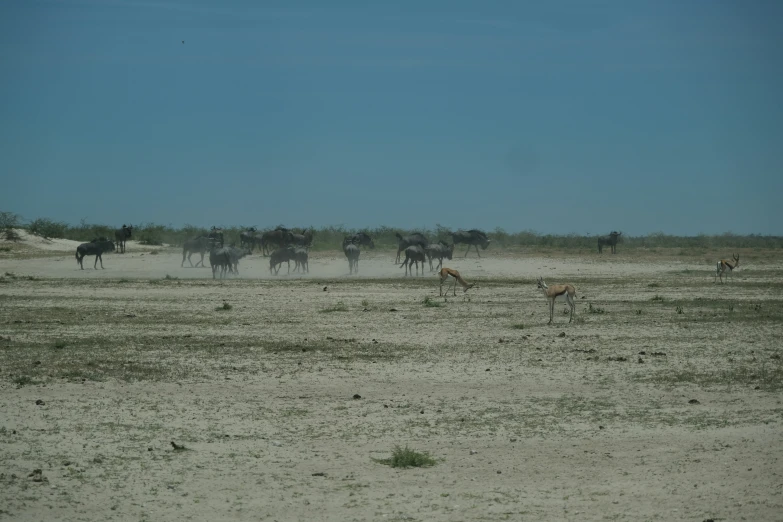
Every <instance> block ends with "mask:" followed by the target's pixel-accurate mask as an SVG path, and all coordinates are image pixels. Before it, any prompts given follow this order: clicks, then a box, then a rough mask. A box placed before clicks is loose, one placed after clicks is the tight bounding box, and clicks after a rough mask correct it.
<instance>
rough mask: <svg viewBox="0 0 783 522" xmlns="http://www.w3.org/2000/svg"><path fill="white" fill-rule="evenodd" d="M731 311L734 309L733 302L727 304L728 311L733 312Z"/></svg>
mask: <svg viewBox="0 0 783 522" xmlns="http://www.w3.org/2000/svg"><path fill="white" fill-rule="evenodd" d="M733 311H734V303H730V304H729V312H733Z"/></svg>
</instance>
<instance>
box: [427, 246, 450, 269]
mask: <svg viewBox="0 0 783 522" xmlns="http://www.w3.org/2000/svg"><path fill="white" fill-rule="evenodd" d="M424 253H426V254H427V261H429V262H430V272H432V271H433V269H432V260H433V259H437V260H438V268H437V269H436V270H440V269H441V268H442V267H443V258H444V257H445V258H446V259H449V260H451V256H452V254H453V253H454V245H447V244H445V243H437V244H434V245H428V246H427V248H425V249H424Z"/></svg>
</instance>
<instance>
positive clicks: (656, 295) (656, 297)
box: [650, 294, 664, 302]
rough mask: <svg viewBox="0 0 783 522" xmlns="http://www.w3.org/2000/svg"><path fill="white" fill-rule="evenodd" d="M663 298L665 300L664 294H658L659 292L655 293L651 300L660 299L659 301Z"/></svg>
mask: <svg viewBox="0 0 783 522" xmlns="http://www.w3.org/2000/svg"><path fill="white" fill-rule="evenodd" d="M663 300H664V298H663V296H662V295H658V294H655V295H654V296H652V298H651V299H650V301H658V302H663Z"/></svg>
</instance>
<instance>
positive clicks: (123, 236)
mask: <svg viewBox="0 0 783 522" xmlns="http://www.w3.org/2000/svg"><path fill="white" fill-rule="evenodd" d="M132 232H133V225H131V226H129V227H128V226H125V225H124V224H123V225H122V228H118V229H117V230H115V231H114V242H115V243H117V252H119V253H121V254H124V253H125V241H126V240H127V239H128V238H130V237H131V233H132Z"/></svg>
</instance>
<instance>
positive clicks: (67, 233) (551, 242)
mask: <svg viewBox="0 0 783 522" xmlns="http://www.w3.org/2000/svg"><path fill="white" fill-rule="evenodd" d="M129 224H130V223H129ZM120 225H121V223H119V224H118V223H115V224H112V225H103V224H90V223H87V222H86V221H85V220H82V221H81V223H79V224H78V225H70V224H68V223H65V222H62V221H55V220H52V219H48V218H37V219H34V220H32V221H29V222H26V223H25V222H23V220H22V219H21V218H20V217H19V216H18V215H16V214H13V213H11V212H2V211H0V232H2V233H5V231H7V230H10V229H12V228H24V229H26V230H27V231H28V232H30V233H33V234H36V235H39V236H42V237H45V238H62V239H73V240H75V241H90V240H92V239H94V238H96V237H113V234H114V230H115V229H116V228H117V227H118V226H120ZM132 225H133V239H134V240H136V241H139V242H140V243H142V244H147V245H162V244H168V245H172V246H182V244H183V243H184V242H185V241H187V240H188V239H191V238H194V237H196V236H199V235H206V234H208V233H209V227H197V226H193V225H185V226H183V227H180V228H175V227H172V226H170V225H160V224H157V223H132ZM216 225H217V226H220V225H219V224H218V223H216ZM221 228H222V230H223V235H224V238H225V244H226V245H229V244H232V243H233V244H236V245H239V244H240V241H239V234H240V233H241V232H242V231H243V230H247V229H248V228H250V226H223V227H221ZM256 228H257V229H258V230H259V231H260V230H267V229H268V230H271V229H274V228H275V226H270V227H266V228H262V227H256ZM290 228H292V229H296V230H300V231H304V230H305V228H301V229H297V228H296V227H290ZM306 228H310V227H306ZM313 229H314V231H315V235H314V238H313V247H312V248H313V250H336V249H339V248H340V245H342V242H343V238H344V237H345V236H348V235H352V234H355V233H358V232H365V233H367V234H369V235H370V236H372V238H373V239H374V241H375V245H376V247H378V248H386V249H392V248H396V247H397V237H396V236H395V234H396V233H400V234H402V235H407V234H409V233H411V232H412V230H410V229H402V228H394V227H386V226H382V227H376V228H346V227H344V226H341V225H338V226H333V225H332V226H324V227H320V228H318V227H313ZM453 230H455V229H449V228H447V227H444V226H442V225H440V224H436V225H435V227H434V228H420V229H417V230H416V231H418V232H422V233H423V234H425V235H426V236H427V237H428V238H429V239H430V241H438V240H442V241H444V242H446V243H450V242H451V232H452V231H453ZM486 232H487V234H488V235H489V236H490V238H491V239H492V246H491V247H490V248H491V249H496V248H500V249H506V250H515V249H523V248H540V249H547V248H552V249H579V250H591V251H592V250H596V242H597V238H598V235H601V234H597V235H579V234H540V233H538V232H534V231H532V230H524V231H521V232H507V231H506V230H504V229H502V228H495V229H494V230H487V231H486ZM605 233H606V232H604V234H605ZM620 244H622V245H623V249H645V248H702V249H707V248H766V249H774V248H783V236H765V235H760V234H749V235H738V234H733V233H731V232H727V233H724V234H720V235H706V234H700V235H697V236H674V235H670V234H664V233H663V232H656V233H653V234H648V235H646V236H626V235H623V236H622V237H621V239H620Z"/></svg>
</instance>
